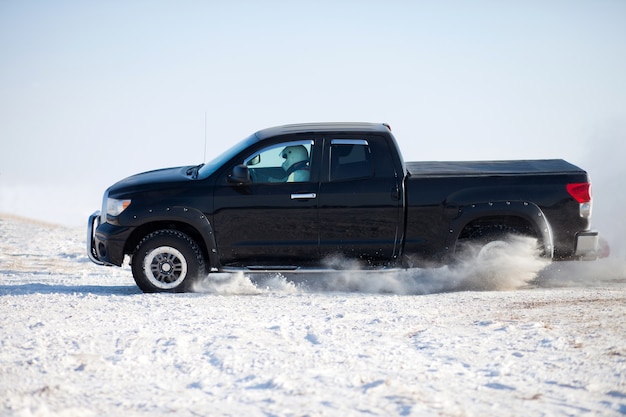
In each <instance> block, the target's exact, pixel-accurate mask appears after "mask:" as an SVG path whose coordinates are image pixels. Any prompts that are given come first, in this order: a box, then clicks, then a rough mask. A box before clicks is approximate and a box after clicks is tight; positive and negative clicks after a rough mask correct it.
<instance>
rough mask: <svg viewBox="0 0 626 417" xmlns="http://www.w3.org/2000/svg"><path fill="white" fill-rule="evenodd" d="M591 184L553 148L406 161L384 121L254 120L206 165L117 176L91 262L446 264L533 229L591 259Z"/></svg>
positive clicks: (547, 242)
mask: <svg viewBox="0 0 626 417" xmlns="http://www.w3.org/2000/svg"><path fill="white" fill-rule="evenodd" d="M591 205H592V200H591V184H590V182H589V177H588V175H587V173H586V172H585V171H583V170H582V169H580V168H578V167H576V166H574V165H572V164H570V163H568V162H566V161H563V160H524V161H484V162H405V161H404V160H403V158H402V156H401V153H400V151H399V148H398V145H397V143H396V140H395V138H394V136H393V135H392V133H391V129H390V127H389V126H388V125H386V124H373V123H324V124H318V123H316V124H298V125H287V126H280V127H273V128H269V129H264V130H261V131H259V132H256V133H255V134H253V135H252V136H250V137H248V138H247V139H245V140H243V141H241V142H240V143H238V144H236V145H234V146H233V147H232V148H230V149H229V150H227V151H226V152H225V153H223V154H222V155H220V156H218V157H216V158H215V159H213V160H212V161H211V162H209V163H207V164H201V165H198V166H185V167H178V168H168V169H161V170H156V171H151V172H146V173H142V174H137V175H134V176H131V177H129V178H126V179H124V180H122V181H120V182H118V183H116V184H115V185H113V186H111V187H110V188H109V189H108V190H106V192H105V194H104V199H103V204H102V210H101V211H96V212H95V213H94V214H92V215H91V217H90V218H89V222H88V237H87V246H88V248H87V250H88V254H89V257H90V259H91V260H92V261H93V262H95V263H97V264H100V265H117V266H121V265H122V264H123V262H124V258H125V256H129V257H130V265H131V268H132V272H133V276H134V278H135V281H136V283H137V285H138V286H139V287H140V288H141V289H142V290H143V291H145V292H157V291H185V290H189V289H190V288H191V283H192V282H193V281H194V280H195V279H196V278H197V277H199V276H203V275H205V274H208V273H210V272H215V271H234V270H244V271H250V272H259V271H284V272H294V271H309V270H315V271H319V270H320V269H323V268H324V266H325V265H328V264H327V263H326V260H327V259H329V258H333V257H340V258H347V259H352V260H358V261H359V262H361V263H362V264H363V265H364V266H365V267H368V268H377V267H385V268H389V267H398V268H403V267H407V266H418V265H424V264H427V265H433V264H445V263H449V262H452V261H453V260H454V259H455V258H456V256H457V252H459V248H461V247H462V243H463V242H468V241H476V242H483V243H484V242H486V241H490V240H502V239H504V237H503V236H504V235H506V234H519V235H526V236H531V237H534V238H536V239H537V242H538V251H539V252H541V254H542V255H543V256H545V257H547V258H550V259H555V260H562V259H582V258H587V259H588V258H594V257H595V253H596V248H597V245H598V233H597V232H595V231H591V230H589V223H590V216H591Z"/></svg>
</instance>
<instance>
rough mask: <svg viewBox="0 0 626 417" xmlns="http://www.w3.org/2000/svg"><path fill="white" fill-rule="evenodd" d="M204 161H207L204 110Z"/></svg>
mask: <svg viewBox="0 0 626 417" xmlns="http://www.w3.org/2000/svg"><path fill="white" fill-rule="evenodd" d="M202 162H205V163H206V112H204V158H203V159H202Z"/></svg>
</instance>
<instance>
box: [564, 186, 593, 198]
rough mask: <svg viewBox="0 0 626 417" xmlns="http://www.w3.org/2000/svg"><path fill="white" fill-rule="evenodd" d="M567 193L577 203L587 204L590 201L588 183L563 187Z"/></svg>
mask: <svg viewBox="0 0 626 417" xmlns="http://www.w3.org/2000/svg"><path fill="white" fill-rule="evenodd" d="M565 187H566V188H567V192H568V193H569V194H570V195H571V196H572V197H574V200H576V201H578V202H579V203H588V202H590V201H591V184H590V183H588V182H577V183H573V184H567V185H566V186H565Z"/></svg>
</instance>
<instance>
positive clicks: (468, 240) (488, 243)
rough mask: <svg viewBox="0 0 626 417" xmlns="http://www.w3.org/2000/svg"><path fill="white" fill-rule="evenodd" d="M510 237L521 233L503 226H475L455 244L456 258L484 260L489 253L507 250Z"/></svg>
mask: <svg viewBox="0 0 626 417" xmlns="http://www.w3.org/2000/svg"><path fill="white" fill-rule="evenodd" d="M511 235H518V236H520V235H521V233H520V232H518V230H517V229H515V228H514V227H511V226H508V225H505V224H488V225H481V226H479V227H478V226H475V227H473V228H472V229H470V230H469V231H468V232H467V233H466V234H465V236H464V238H463V239H459V241H458V242H457V250H456V254H457V258H460V259H468V258H473V259H477V260H479V261H480V260H484V259H485V258H486V257H488V256H489V255H490V254H491V253H494V252H497V251H502V250H506V249H508V248H509V247H510V246H511V245H510V236H511Z"/></svg>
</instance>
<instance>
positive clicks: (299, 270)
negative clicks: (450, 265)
mask: <svg viewBox="0 0 626 417" xmlns="http://www.w3.org/2000/svg"><path fill="white" fill-rule="evenodd" d="M403 270H405V269H404V268H385V267H380V268H363V269H358V268H357V269H338V268H306V267H300V266H291V265H290V266H285V265H280V266H258V265H250V266H245V267H230V266H228V267H222V268H219V270H218V272H228V273H234V272H243V273H248V274H254V273H257V274H258V273H264V274H271V273H288V274H327V273H332V272H335V273H336V272H357V271H358V272H359V273H368V272H370V273H372V272H376V273H380V272H394V271H403Z"/></svg>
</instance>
